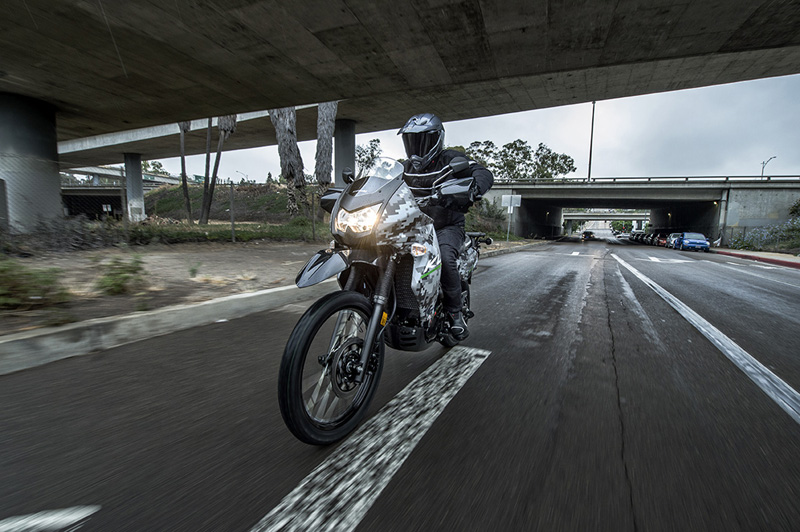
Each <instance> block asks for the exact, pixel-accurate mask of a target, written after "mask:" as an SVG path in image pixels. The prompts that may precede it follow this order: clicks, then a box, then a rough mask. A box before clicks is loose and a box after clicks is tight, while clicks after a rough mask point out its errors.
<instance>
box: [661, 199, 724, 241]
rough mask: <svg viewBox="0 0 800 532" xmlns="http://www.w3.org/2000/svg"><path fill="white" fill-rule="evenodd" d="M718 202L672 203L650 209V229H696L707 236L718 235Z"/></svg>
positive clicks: (670, 230) (669, 231)
mask: <svg viewBox="0 0 800 532" xmlns="http://www.w3.org/2000/svg"><path fill="white" fill-rule="evenodd" d="M720 208H721V204H720V202H716V203H714V202H693V203H673V204H671V205H669V206H668V207H663V208H658V209H652V210H651V211H650V231H651V232H654V233H667V234H669V233H680V232H683V231H696V232H698V233H703V234H704V235H706V236H707V237H709V238H712V239H716V238H718V237H719V232H720V230H719V218H720Z"/></svg>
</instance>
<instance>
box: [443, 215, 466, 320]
mask: <svg viewBox="0 0 800 532" xmlns="http://www.w3.org/2000/svg"><path fill="white" fill-rule="evenodd" d="M465 238H466V235H465V234H464V228H463V227H462V226H460V225H448V226H445V227H442V228H441V229H437V230H436V239H437V240H438V241H439V251H440V252H441V254H442V293H443V296H444V298H443V299H444V301H443V303H444V310H445V311H446V312H458V311H460V310H461V278H460V277H459V275H458V264H457V260H458V254H459V253H460V251H461V246H462V245H464V239H465Z"/></svg>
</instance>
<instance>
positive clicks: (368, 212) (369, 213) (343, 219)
mask: <svg viewBox="0 0 800 532" xmlns="http://www.w3.org/2000/svg"><path fill="white" fill-rule="evenodd" d="M380 208H381V206H380V204H378V205H371V206H369V207H364V208H363V209H358V210H357V211H354V212H347V211H346V210H344V209H340V210H339V212H338V213H337V214H336V230H337V231H341V232H342V233H344V232H346V231H347V228H350V230H351V231H353V232H354V233H367V232H369V231H372V228H373V227H374V226H375V224H376V223H377V222H378V211H379V210H380Z"/></svg>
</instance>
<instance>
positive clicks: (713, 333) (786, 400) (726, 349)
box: [611, 253, 800, 423]
mask: <svg viewBox="0 0 800 532" xmlns="http://www.w3.org/2000/svg"><path fill="white" fill-rule="evenodd" d="M611 256H612V257H614V258H615V259H616V260H617V262H619V263H620V264H621V265H622V266H624V267H625V268H627V269H628V271H630V272H631V273H632V274H633V275H635V276H636V277H638V278H639V279H640V280H641V281H642V282H643V283H644V284H646V285H647V286H649V287H650V288H651V289H652V290H653V291H654V292H655V293H656V294H658V295H659V296H661V298H662V299H664V301H666V302H667V303H669V304H670V306H671V307H672V308H674V309H675V310H677V311H678V313H679V314H680V315H681V316H683V317H684V318H685V319H686V321H688V322H689V323H691V324H692V325H694V327H695V328H696V329H697V330H698V331H700V333H701V334H702V335H703V336H705V337H706V338H708V340H709V341H710V342H711V343H712V344H714V345H715V346H716V347H717V349H719V350H720V351H722V354H724V355H725V356H726V357H728V359H729V360H730V361H731V362H733V363H734V364H736V366H737V367H738V368H739V369H740V370H742V371H743V372H744V374H745V375H747V376H748V377H749V378H750V380H752V381H753V382H754V383H756V385H757V386H758V387H759V388H761V390H762V391H763V392H764V393H765V394H767V395H768V396H769V397H770V398H771V399H772V400H773V401H775V402H776V403H777V404H778V406H780V407H781V408H782V409H783V410H784V411H785V412H786V413H787V414H789V415H790V416H791V417H792V419H794V420H795V421H796V422H797V423H800V394H798V393H797V391H795V389H794V388H792V387H791V386H789V385H788V384H786V383H785V382H784V381H783V380H782V379H781V378H780V377H778V376H777V375H775V374H774V373H772V372H771V371H770V370H768V369H767V368H766V367H765V366H764V365H763V364H762V363H761V362H759V361H758V360H756V359H755V358H753V356H752V355H750V353H748V352H747V351H745V350H744V349H742V348H741V347H739V345H738V344H737V343H736V342H734V341H733V340H731V339H730V338H728V337H727V336H725V335H724V334H723V333H722V331H720V330H719V329H717V328H716V327H714V326H713V325H711V324H710V323H709V322H708V321H706V320H705V319H704V318H703V317H701V316H700V315H699V314H697V313H696V312H695V311H693V310H692V309H690V308H689V307H688V306H686V305H685V304H684V303H683V302H682V301H681V300H679V299H678V298H676V297H675V296H673V295H672V294H670V293H669V292H667V291H666V290H665V289H663V288H662V287H661V286H659V285H657V284H656V283H655V282H654V281H653V280H652V279H650V278H649V277H647V276H645V275H644V274H642V273H641V272H639V271H638V270H637V269H636V268H634V267H633V266H631V265H630V264H628V263H627V262H625V261H624V260H622V259H621V258H619V257H618V256H617V255H615V254H613V253H612V254H611Z"/></svg>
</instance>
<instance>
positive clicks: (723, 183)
mask: <svg viewBox="0 0 800 532" xmlns="http://www.w3.org/2000/svg"><path fill="white" fill-rule="evenodd" d="M505 194H518V195H521V196H522V204H521V206H520V207H519V209H517V212H515V214H514V218H513V225H512V231H513V232H514V234H516V235H518V236H523V237H531V236H546V237H552V236H557V235H560V234H562V227H563V223H564V221H565V220H567V219H572V217H571V215H564V213H563V209H565V208H593V209H600V208H608V209H649V212H650V225H651V227H652V229H653V230H654V231H659V232H669V233H672V232H678V231H690V230H691V231H698V232H701V233H704V234H706V235H710V236H713V238H714V239H716V238H718V237H719V236H722V237H723V243H725V238H726V235H727V234H728V233H726V230H727V229H728V228H753V227H762V226H765V225H772V224H776V223H779V222H781V221H784V220H786V219H787V218H788V215H789V208H790V207H791V206H792V204H793V203H794V202H795V201H797V199H798V198H800V176H778V177H770V178H765V177H760V176H749V177H748V176H740V177H730V176H719V177H714V176H700V177H685V176H683V177H631V178H629V177H624V178H623V177H619V178H614V177H609V178H599V179H592V180H591V181H586V180H585V179H563V180H529V181H523V180H519V181H506V182H497V183H495V185H494V187H493V188H492V189H491V190H490V191H489V193H488V194H487V195H486V198H487V199H488V200H489V201H497V202H498V204H499V202H500V197H501V196H502V195H505Z"/></svg>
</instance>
